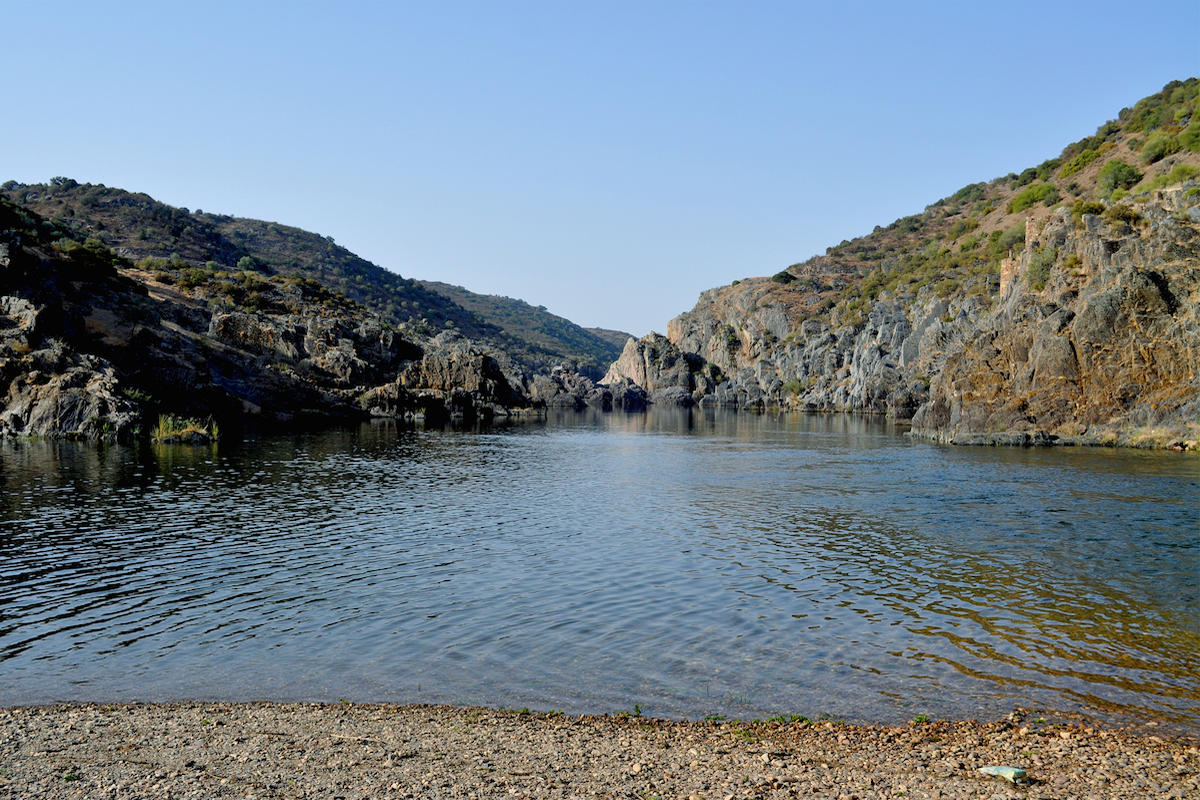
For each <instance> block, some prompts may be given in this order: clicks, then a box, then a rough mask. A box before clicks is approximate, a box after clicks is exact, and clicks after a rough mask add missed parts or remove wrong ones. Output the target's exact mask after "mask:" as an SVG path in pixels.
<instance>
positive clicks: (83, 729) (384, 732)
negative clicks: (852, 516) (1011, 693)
mask: <svg viewBox="0 0 1200 800" xmlns="http://www.w3.org/2000/svg"><path fill="white" fill-rule="evenodd" d="M1151 731H1153V728H1147V729H1142V730H1140V731H1138V732H1133V731H1127V730H1097V729H1095V728H1091V727H1084V726H1083V725H1082V724H1080V723H1067V722H1062V721H1060V722H1049V721H1047V720H1045V719H1042V718H1041V717H1037V716H1033V715H1027V714H1025V713H1023V712H1020V711H1017V712H1014V713H1013V714H1011V715H1010V716H1009V717H1008V718H1007V719H1005V720H1002V721H1000V722H997V723H991V724H980V723H975V722H953V723H952V722H932V723H925V724H917V723H914V724H912V725H909V726H904V727H899V728H888V727H864V726H853V725H843V724H838V723H836V722H832V721H821V722H816V723H812V724H810V723H806V722H803V721H793V722H779V721H776V722H772V723H766V724H741V723H732V722H724V721H720V722H690V723H689V722H672V721H660V720H647V719H642V718H636V717H628V716H618V717H609V716H602V717H596V716H582V717H576V716H566V715H562V714H557V713H550V714H541V713H529V712H527V711H498V710H492V709H483V708H449V707H434V706H382V705H358V704H350V703H343V704H334V705H324V704H271V703H246V704H231V703H199V702H192V703H174V704H164V705H158V704H145V705H143V704H136V705H117V706H111V705H110V706H100V705H64V706H54V707H41V708H11V709H0V797H3V798H17V797H22V798H23V797H33V796H36V797H44V798H77V797H88V798H113V800H117V798H120V799H121V800H124V799H125V798H141V797H144V798H168V797H170V798H183V797H259V798H261V797H281V798H283V797H328V798H346V800H350V799H351V798H368V797H371V798H375V797H397V798H445V797H480V798H482V797H505V798H508V797H516V798H535V797H579V798H651V797H659V798H750V797H754V798H788V797H821V798H857V799H858V800H869V799H873V798H910V797H911V798H926V797H935V798H940V797H946V798H949V797H954V798H972V797H979V798H996V797H1001V798H1006V797H1028V798H1064V799H1065V798H1092V797H1095V798H1144V797H1155V798H1184V797H1196V796H1198V795H1200V777H1198V771H1200V749H1198V744H1200V742H1198V741H1197V739H1196V738H1195V737H1185V738H1171V737H1167V736H1156V735H1152V733H1151ZM988 765H1009V766H1014V767H1019V768H1022V769H1024V770H1026V771H1027V773H1028V779H1027V783H1025V784H1022V785H1015V786H1014V785H1009V784H1007V783H1005V782H1004V781H1003V780H1002V779H999V778H991V777H987V776H985V775H982V774H980V773H979V771H978V769H979V768H980V767H983V766H988Z"/></svg>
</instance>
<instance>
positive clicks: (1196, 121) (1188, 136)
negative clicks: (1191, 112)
mask: <svg viewBox="0 0 1200 800" xmlns="http://www.w3.org/2000/svg"><path fill="white" fill-rule="evenodd" d="M1179 143H1180V144H1181V145H1183V146H1184V147H1186V148H1187V149H1188V150H1191V151H1193V152H1200V116H1194V117H1193V118H1192V123H1191V124H1190V125H1188V126H1187V127H1186V128H1184V129H1183V133H1181V134H1179Z"/></svg>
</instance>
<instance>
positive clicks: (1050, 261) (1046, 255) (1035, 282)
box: [1025, 247, 1058, 292]
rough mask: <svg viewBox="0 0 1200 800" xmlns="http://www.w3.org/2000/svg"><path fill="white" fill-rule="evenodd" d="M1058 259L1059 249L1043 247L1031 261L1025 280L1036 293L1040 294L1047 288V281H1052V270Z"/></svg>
mask: <svg viewBox="0 0 1200 800" xmlns="http://www.w3.org/2000/svg"><path fill="white" fill-rule="evenodd" d="M1056 258H1058V248H1057V247H1043V248H1041V249H1040V250H1038V252H1037V254H1036V255H1034V257H1033V259H1032V260H1030V262H1029V271H1028V272H1027V273H1026V274H1025V278H1026V280H1028V281H1029V285H1030V287H1032V288H1033V290H1034V291H1036V292H1040V291H1041V290H1042V289H1045V288H1046V281H1048V280H1050V268H1051V267H1053V266H1054V260H1055V259H1056Z"/></svg>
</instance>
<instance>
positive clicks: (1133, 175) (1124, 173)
mask: <svg viewBox="0 0 1200 800" xmlns="http://www.w3.org/2000/svg"><path fill="white" fill-rule="evenodd" d="M1141 179H1142V173H1140V172H1138V171H1137V170H1136V169H1135V168H1133V167H1131V166H1129V165H1128V164H1126V163H1125V162H1124V161H1122V160H1120V159H1119V158H1114V159H1112V160H1110V161H1109V162H1108V163H1107V164H1105V165H1104V167H1103V168H1101V170H1100V175H1099V177H1098V183H1097V186H1098V188H1099V190H1100V194H1101V196H1104V197H1107V196H1109V195H1111V194H1112V193H1113V192H1115V191H1116V190H1117V189H1128V188H1129V187H1131V186H1133V185H1134V184H1135V183H1137V182H1138V181H1140V180H1141Z"/></svg>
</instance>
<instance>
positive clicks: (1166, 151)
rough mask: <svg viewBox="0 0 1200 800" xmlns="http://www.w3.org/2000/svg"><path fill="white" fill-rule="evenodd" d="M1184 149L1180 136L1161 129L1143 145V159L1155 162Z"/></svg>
mask: <svg viewBox="0 0 1200 800" xmlns="http://www.w3.org/2000/svg"><path fill="white" fill-rule="evenodd" d="M1182 149H1183V145H1181V144H1180V143H1179V139H1178V137H1175V136H1172V135H1171V134H1169V133H1167V132H1166V131H1159V132H1158V133H1156V134H1154V135H1153V136H1151V137H1150V138H1149V139H1147V140H1146V143H1145V144H1144V145H1142V161H1145V162H1146V163H1147V164H1154V163H1156V162H1159V161H1162V160H1163V159H1164V158H1166V157H1167V156H1169V155H1171V154H1172V153H1178V152H1179V151H1180V150H1182Z"/></svg>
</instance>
